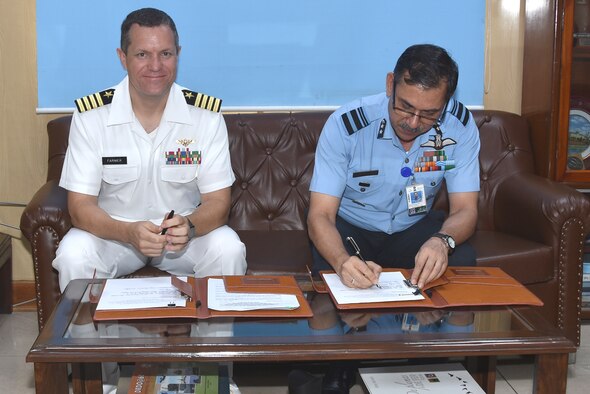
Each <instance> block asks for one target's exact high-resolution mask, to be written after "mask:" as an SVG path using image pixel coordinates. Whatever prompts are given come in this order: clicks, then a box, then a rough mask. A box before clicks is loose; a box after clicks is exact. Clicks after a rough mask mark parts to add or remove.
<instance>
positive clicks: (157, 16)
mask: <svg viewBox="0 0 590 394" xmlns="http://www.w3.org/2000/svg"><path fill="white" fill-rule="evenodd" d="M136 23H137V24H138V25H139V26H142V27H158V26H162V25H165V26H168V27H169V28H170V30H172V33H174V45H175V46H176V50H177V51H178V49H179V48H180V47H179V44H178V31H176V25H175V24H174V21H173V20H172V18H170V15H168V14H167V13H165V12H164V11H160V10H158V9H155V8H141V9H139V10H135V11H133V12H131V13H130V14H129V15H127V17H126V18H125V20H124V21H123V23H122V24H121V49H122V50H123V52H124V53H127V48H129V43H130V38H129V30H131V26H133V25H134V24H136Z"/></svg>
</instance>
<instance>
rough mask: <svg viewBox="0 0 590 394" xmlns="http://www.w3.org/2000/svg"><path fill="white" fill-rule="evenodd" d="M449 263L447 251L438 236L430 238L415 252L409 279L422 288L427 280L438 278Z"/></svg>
mask: <svg viewBox="0 0 590 394" xmlns="http://www.w3.org/2000/svg"><path fill="white" fill-rule="evenodd" d="M448 264H449V251H448V249H447V246H446V245H445V243H444V241H443V240H442V239H440V238H436V237H434V238H430V239H428V240H427V241H426V242H424V245H422V247H421V248H420V250H419V251H418V253H417V254H416V259H415V263H414V271H413V272H412V277H411V278H410V280H411V281H412V283H414V284H418V287H419V288H423V287H424V286H425V285H426V284H427V283H428V282H432V281H433V280H435V279H438V278H440V277H441V276H442V274H443V273H444V272H445V270H446V269H447V266H448Z"/></svg>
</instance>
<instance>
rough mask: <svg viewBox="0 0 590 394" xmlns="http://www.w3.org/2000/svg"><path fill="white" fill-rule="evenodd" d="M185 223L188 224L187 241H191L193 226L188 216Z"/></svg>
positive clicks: (193, 232)
mask: <svg viewBox="0 0 590 394" xmlns="http://www.w3.org/2000/svg"><path fill="white" fill-rule="evenodd" d="M185 218H186V221H187V222H188V239H193V238H194V237H195V233H196V230H195V225H194V224H193V222H191V220H190V219H189V218H188V216H185Z"/></svg>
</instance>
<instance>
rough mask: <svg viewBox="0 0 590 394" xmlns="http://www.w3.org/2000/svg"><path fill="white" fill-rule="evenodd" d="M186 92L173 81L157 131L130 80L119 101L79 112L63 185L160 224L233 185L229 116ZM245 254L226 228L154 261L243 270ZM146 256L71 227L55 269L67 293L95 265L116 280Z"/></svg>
mask: <svg viewBox="0 0 590 394" xmlns="http://www.w3.org/2000/svg"><path fill="white" fill-rule="evenodd" d="M182 89H183V88H182V87H180V86H179V85H177V84H174V85H173V86H172V88H171V91H170V95H169V97H168V102H167V104H166V108H165V110H164V113H163V115H162V120H161V122H160V125H159V127H158V129H156V130H154V131H153V132H152V133H151V134H148V133H146V132H145V130H144V129H143V127H142V126H141V124H140V123H139V121H138V120H137V119H136V118H135V115H134V113H133V110H132V107H131V99H130V96H129V82H128V78H127V77H126V78H125V79H124V80H123V81H122V82H121V83H120V84H119V85H117V86H116V87H115V88H114V91H115V93H114V96H113V98H112V103H110V104H106V105H102V106H98V107H97V108H94V109H90V110H88V111H85V112H82V113H80V112H79V111H75V113H74V116H73V118H72V125H71V129H70V137H69V146H68V150H67V153H66V157H65V161H64V165H63V170H62V176H61V180H60V186H61V187H63V188H65V189H67V190H69V191H73V192H77V193H83V194H88V195H93V196H98V205H99V207H100V208H102V209H103V210H105V211H106V212H107V213H108V214H109V215H110V216H111V217H112V218H114V219H117V220H121V221H127V222H135V221H143V220H150V221H152V222H153V223H154V224H156V225H159V224H160V223H161V222H162V221H163V219H164V217H165V215H166V213H167V212H169V211H170V210H172V209H174V210H175V212H176V214H179V215H188V214H190V213H191V212H192V211H193V210H194V209H195V207H197V206H198V205H199V203H200V200H201V193H210V192H214V191H216V190H220V189H223V188H226V187H229V186H231V184H232V183H233V182H234V180H235V176H234V174H233V171H232V168H231V162H230V157H229V148H228V137H227V129H226V126H225V122H224V120H223V116H222V115H221V114H220V113H217V112H213V111H209V110H206V109H202V108H198V107H195V106H191V105H188V104H187V101H186V100H185V98H184V93H183V92H182ZM154 133H157V134H155V136H154ZM187 150H188V151H189V152H193V153H194V154H195V156H192V157H193V161H192V162H191V161H187V160H179V159H178V157H179V151H187ZM175 155H176V156H175ZM197 225H198V224H197ZM245 255H246V251H245V246H244V244H243V243H242V242H241V241H240V239H239V237H238V236H237V234H236V233H235V232H234V231H233V230H232V229H230V228H229V227H228V226H222V227H220V228H218V229H216V230H213V231H212V232H210V233H208V234H206V235H204V236H201V237H195V238H193V239H192V240H191V241H190V242H189V244H188V245H187V247H186V248H185V249H183V250H182V251H179V252H164V254H163V255H162V256H160V257H157V258H153V259H152V261H151V263H150V264H151V265H152V266H155V267H157V268H160V269H162V270H165V271H168V272H170V273H172V274H176V275H196V276H197V277H203V276H208V275H221V274H224V275H232V274H243V273H244V272H245V270H246V259H245ZM147 261H148V258H147V257H146V256H144V255H142V254H141V253H140V252H138V251H137V250H136V249H135V248H134V247H132V246H131V245H128V244H123V243H121V242H117V241H111V240H104V239H101V238H98V237H96V236H94V235H92V234H90V233H88V232H86V231H83V230H80V229H77V228H72V229H71V230H70V231H69V232H68V233H67V234H66V235H65V236H64V238H63V240H62V241H61V242H60V245H59V248H58V250H57V253H56V258H55V260H54V261H53V267H54V268H55V269H56V270H57V271H58V272H59V282H60V288H61V290H62V291H63V290H64V289H65V287H66V285H67V284H68V283H69V281H70V280H72V279H76V278H89V277H92V276H93V275H94V272H95V271H94V270H95V269H96V274H95V275H96V277H102V278H113V277H119V276H123V275H127V274H129V273H132V272H134V271H135V270H137V269H139V268H141V267H143V266H144V265H145V264H146V262H147Z"/></svg>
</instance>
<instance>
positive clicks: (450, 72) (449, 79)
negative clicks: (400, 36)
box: [393, 44, 459, 101]
mask: <svg viewBox="0 0 590 394" xmlns="http://www.w3.org/2000/svg"><path fill="white" fill-rule="evenodd" d="M393 73H394V77H393V78H394V79H393V83H394V84H397V83H398V82H400V81H401V80H402V78H403V79H404V81H405V82H406V83H407V84H408V85H421V86H423V87H425V88H427V89H429V88H435V87H437V86H438V85H439V83H440V82H441V81H445V82H446V83H447V93H446V96H445V101H448V100H449V99H450V98H451V97H452V96H453V94H455V89H457V81H458V79H459V67H458V66H457V63H455V61H454V60H453V59H452V58H451V56H450V55H449V54H448V53H447V51H446V50H445V49H443V48H441V47H439V46H436V45H431V44H421V45H412V46H411V47H408V48H407V49H406V50H405V51H404V53H402V55H401V56H400V57H399V59H398V60H397V64H396V65H395V69H394V70H393Z"/></svg>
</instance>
